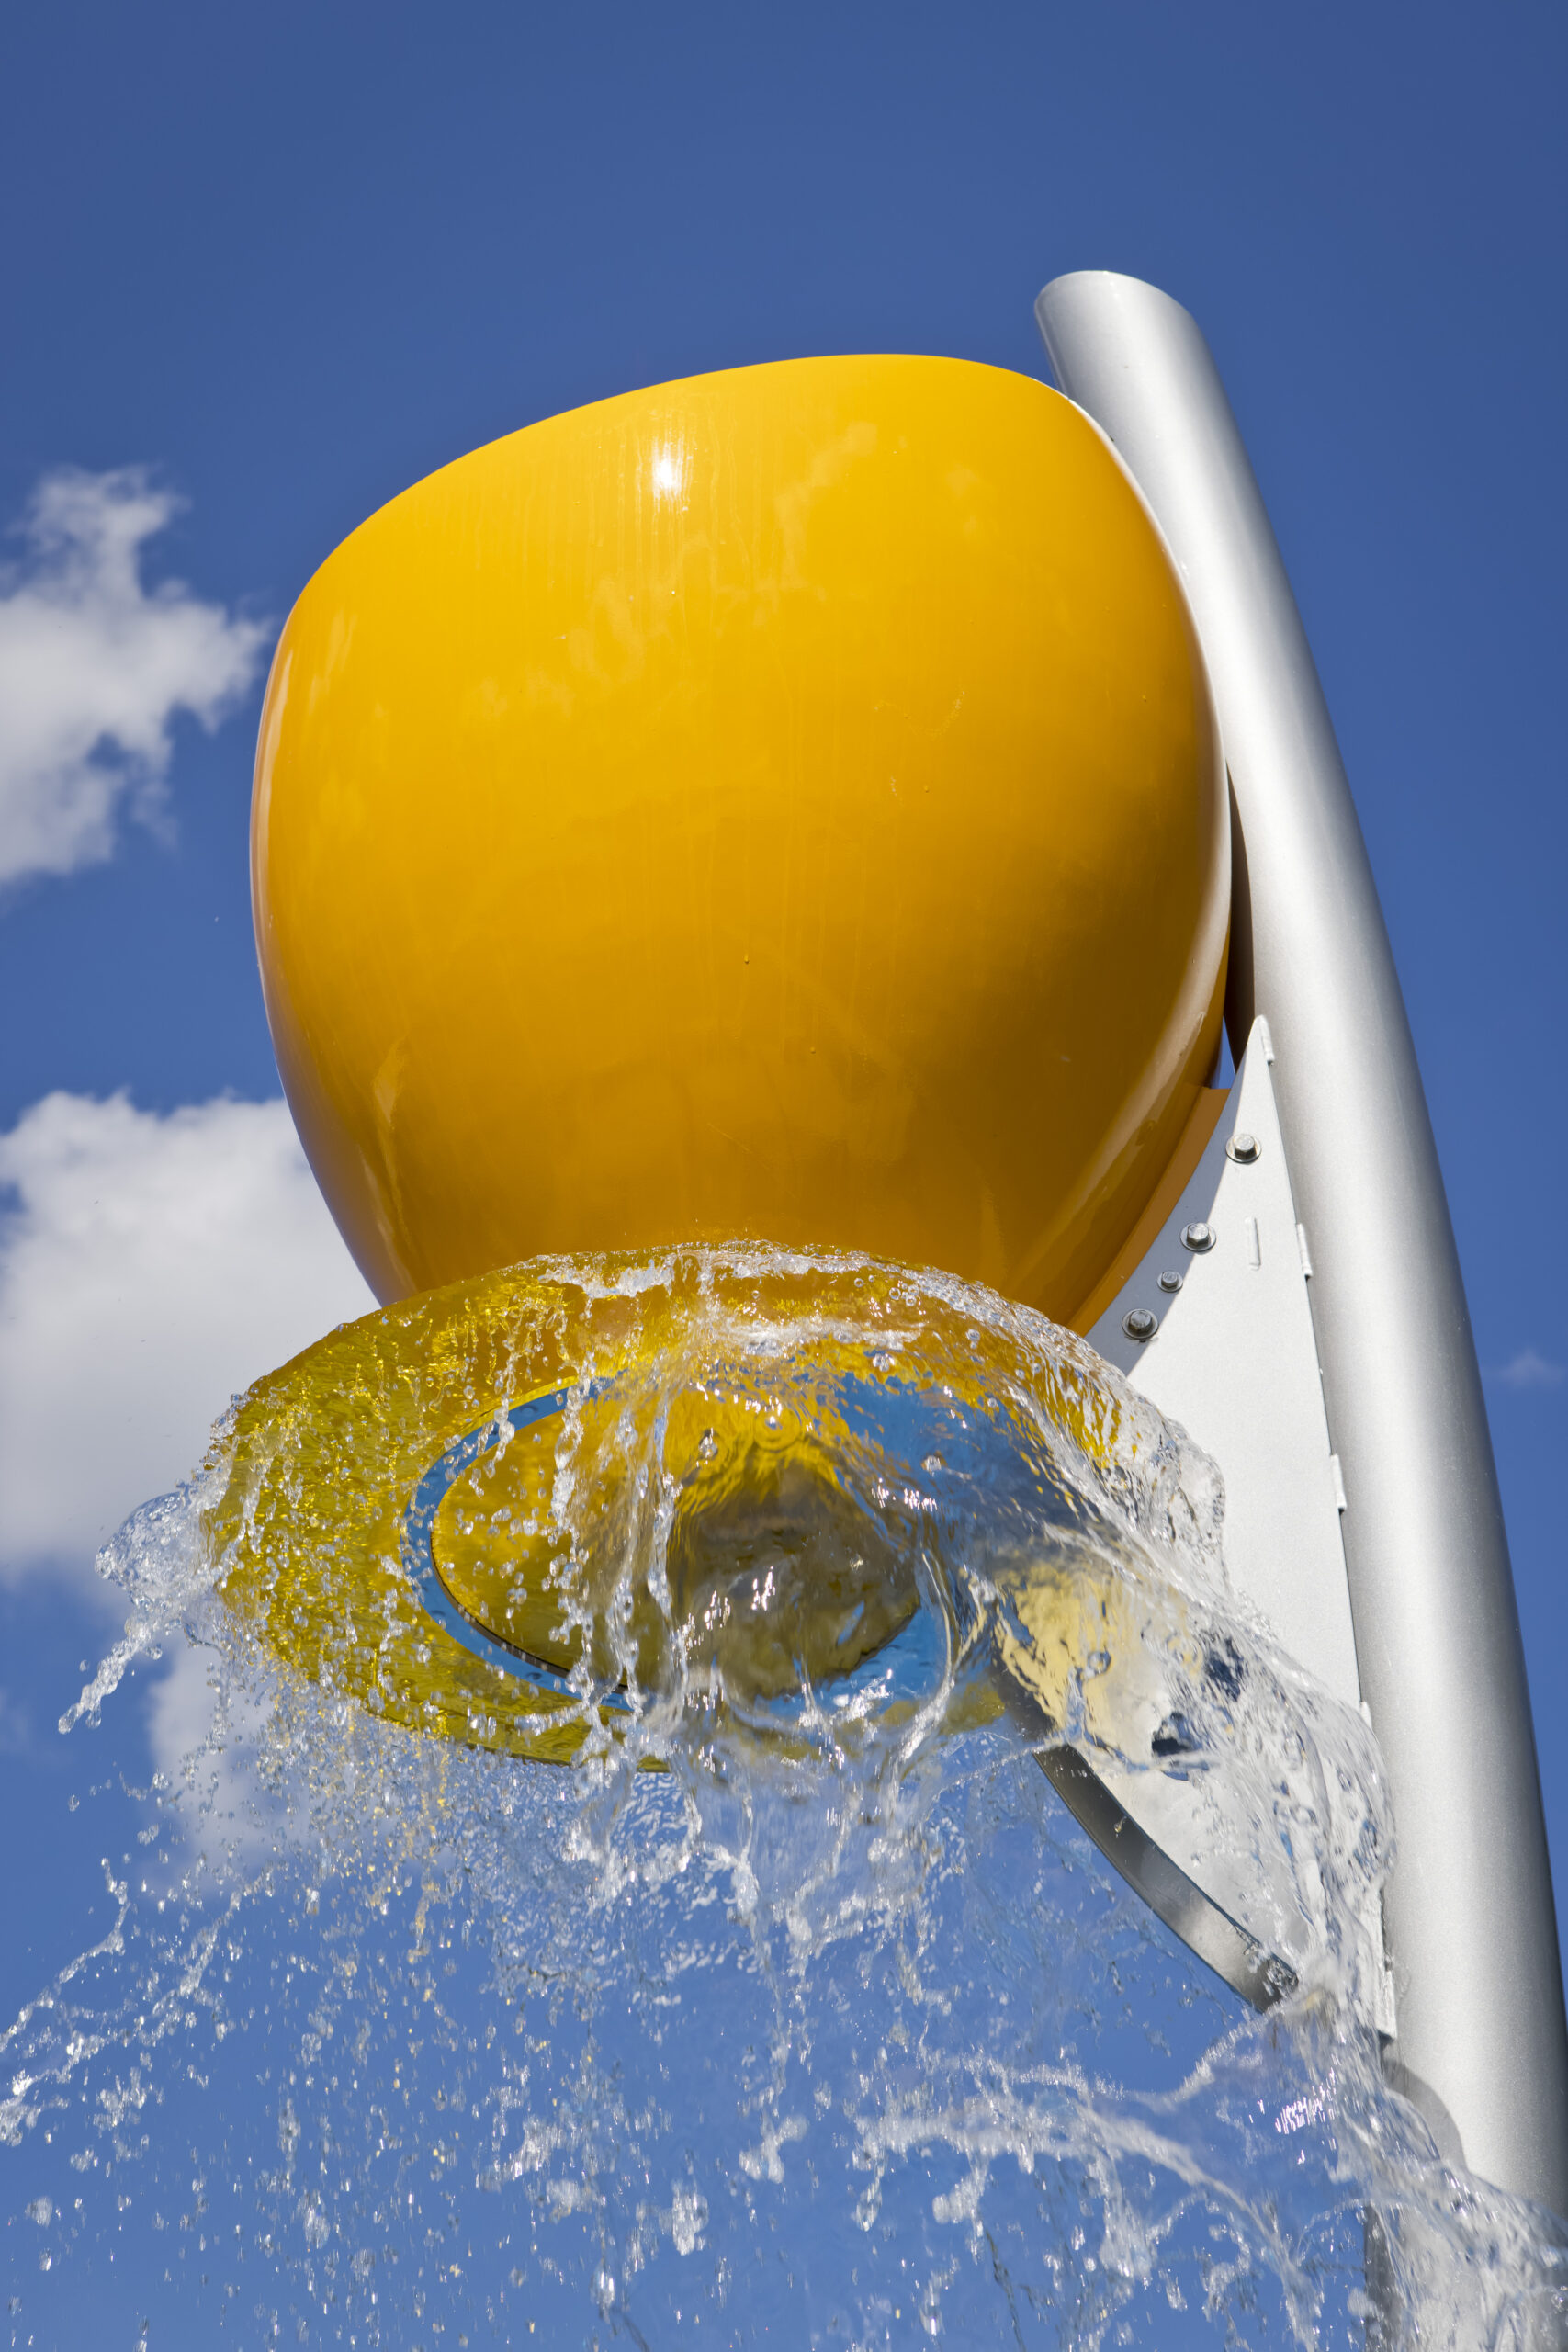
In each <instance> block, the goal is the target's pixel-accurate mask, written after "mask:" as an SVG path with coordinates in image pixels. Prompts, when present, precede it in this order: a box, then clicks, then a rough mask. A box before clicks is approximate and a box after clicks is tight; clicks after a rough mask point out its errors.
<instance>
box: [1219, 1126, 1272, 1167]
mask: <svg viewBox="0 0 1568 2352" xmlns="http://www.w3.org/2000/svg"><path fill="white" fill-rule="evenodd" d="M1262 1148H1263V1147H1262V1145H1261V1144H1260V1143H1259V1142H1258V1137H1257V1136H1249V1135H1248V1134H1247V1130H1246V1128H1245V1127H1238V1128H1237V1129H1236V1131H1235V1135H1234V1136H1232V1137H1231V1139H1230V1141H1229V1143H1227V1144H1226V1146H1225V1158H1226V1159H1237V1160H1239V1161H1240V1162H1241V1165H1242V1166H1243V1167H1244V1168H1250V1167H1251V1165H1252V1163H1253V1161H1254V1160H1255V1159H1257V1157H1258V1153H1259V1152H1260V1151H1261V1150H1262Z"/></svg>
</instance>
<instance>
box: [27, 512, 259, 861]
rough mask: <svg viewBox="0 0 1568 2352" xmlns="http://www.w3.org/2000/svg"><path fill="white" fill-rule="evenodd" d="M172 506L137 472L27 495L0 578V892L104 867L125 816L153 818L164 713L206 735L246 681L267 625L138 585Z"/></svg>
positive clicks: (163, 767)
mask: <svg viewBox="0 0 1568 2352" xmlns="http://www.w3.org/2000/svg"><path fill="white" fill-rule="evenodd" d="M177 503H178V502H177V501H176V500H175V498H174V497H173V496H172V495H171V494H170V493H169V492H167V491H164V490H159V489H156V488H155V487H154V486H153V485H152V482H151V481H149V479H148V477H147V475H146V473H145V472H143V471H142V470H141V469H140V468H135V467H132V468H127V469H122V470H121V471H118V472H116V473H104V474H90V473H82V472H79V471H77V470H75V469H66V470H63V471H61V472H57V473H51V474H49V475H47V476H46V477H45V479H44V480H43V481H41V482H40V483H39V486H38V488H37V490H36V491H35V492H34V493H33V496H32V499H31V502H30V503H29V504H28V510H27V513H26V515H25V517H24V519H23V523H22V526H21V537H22V538H23V540H24V542H25V547H26V553H25V556H24V558H23V560H22V561H21V562H20V563H19V564H16V565H12V566H9V567H7V568H6V570H5V571H3V572H0V883H4V882H14V881H17V880H18V879H20V878H21V876H24V875H28V874H69V873H72V872H73V871H74V869H75V868H76V867H77V866H80V865H95V864H97V863H99V862H101V861H102V860H103V859H105V858H107V856H108V855H109V854H110V853H111V852H112V850H113V848H114V843H115V833H116V825H117V820H118V817H119V815H120V812H121V811H122V809H126V808H129V809H130V812H131V813H132V814H133V815H135V816H140V817H141V818H142V819H143V820H146V819H147V818H148V817H150V816H153V815H155V814H156V812H157V810H158V808H159V806H160V802H161V797H162V793H163V788H164V778H165V776H166V775H167V773H168V766H169V755H170V750H171V738H170V729H171V725H172V723H173V720H174V718H175V712H176V711H180V710H185V711H188V712H190V713H191V714H192V716H193V717H195V718H197V719H199V720H200V722H201V724H202V725H203V726H204V727H207V728H209V729H211V728H214V727H216V726H217V725H218V723H219V721H220V719H221V718H223V717H224V715H225V713H226V712H227V711H228V710H229V709H230V708H231V707H232V705H233V703H234V701H235V699H236V697H237V696H239V695H242V694H243V692H244V690H245V688H246V687H247V686H248V685H249V684H250V683H251V680H252V679H253V678H254V675H255V673H256V668H257V665H258V663H259V662H260V660H261V656H262V652H263V650H264V647H265V642H266V639H267V637H268V635H269V631H268V630H267V628H265V625H263V624H262V623H260V622H258V621H254V620H246V619H243V618H242V617H238V616H235V615H233V614H231V613H229V612H227V611H226V610H225V609H224V607H223V606H222V605H211V604H204V603H202V602H201V600H200V599H199V598H198V597H197V596H196V595H194V594H192V593H191V591H190V589H188V588H187V587H186V586H185V585H184V584H183V583H182V582H177V581H168V582H164V584H163V585H162V586H161V587H158V588H156V589H152V590H149V589H148V588H147V587H145V586H144V585H143V582H142V579H141V550H142V548H143V547H144V546H145V545H146V543H147V541H148V540H149V539H151V538H153V537H156V535H157V534H158V532H160V531H161V530H163V529H164V527H165V526H166V525H167V524H168V522H169V520H170V517H171V516H172V515H174V514H175V511H176V507H177Z"/></svg>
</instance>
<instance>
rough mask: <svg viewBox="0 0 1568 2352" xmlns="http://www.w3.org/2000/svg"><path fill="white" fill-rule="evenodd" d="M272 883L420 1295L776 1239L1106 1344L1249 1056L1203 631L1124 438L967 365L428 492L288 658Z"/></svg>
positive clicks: (815, 362)
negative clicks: (545, 1259)
mask: <svg viewBox="0 0 1568 2352" xmlns="http://www.w3.org/2000/svg"><path fill="white" fill-rule="evenodd" d="M253 870H254V906H255V918H256V932H257V938H258V942H259V946H260V955H261V966H262V976H263V982H264V986H265V995H266V1004H267V1011H268V1015H269V1018H270V1021H271V1023H272V1032H273V1037H274V1041H275V1044H276V1052H277V1057H278V1064H279V1068H280V1069H281V1071H282V1074H283V1080H284V1084H285V1087H286V1088H287V1091H288V1098H289V1102H290V1104H291V1105H292V1108H293V1111H294V1114H295V1117H296V1120H297V1121H298V1124H299V1131H300V1134H301V1136H302V1137H303V1138H304V1142H305V1147H306V1149H307V1151H308V1153H309V1155H310V1161H311V1164H312V1166H313V1167H314V1169H315V1171H316V1174H317V1176H318V1178H319V1179H320V1181H321V1187H322V1190H323V1192H324V1193H325V1194H326V1197H327V1200H328V1202H329V1204H331V1206H332V1209H333V1215H334V1216H336V1218H337V1220H338V1223H339V1225H340V1226H341V1227H342V1228H343V1231H344V1235H345V1236H346V1238H347V1239H348V1242H349V1245H350V1247H351V1248H352V1250H354V1253H355V1257H356V1258H357V1260H358V1261H359V1263H360V1265H361V1266H362V1267H363V1268H364V1270H365V1272H366V1274H367V1277H368V1279H369V1281H370V1283H371V1284H372V1285H373V1287H374V1288H375V1290H376V1292H377V1294H378V1295H379V1296H380V1297H381V1298H383V1299H393V1298H398V1297H400V1296H403V1295H407V1294H409V1293H411V1292H416V1291H422V1290H425V1289H428V1288H431V1287H433V1286H434V1285H437V1284H441V1283H448V1282H451V1281H453V1280H455V1279H457V1278H459V1277H464V1276H469V1275H474V1274H478V1273H479V1272H483V1271H484V1270H486V1269H487V1268H491V1267H494V1266H498V1265H502V1264H507V1263H511V1262H513V1261H518V1260H521V1259H524V1258H529V1257H534V1256H536V1255H538V1254H540V1253H546V1252H568V1251H581V1250H613V1249H628V1248H638V1249H641V1248H647V1247H649V1246H654V1245H663V1244H665V1243H673V1242H683V1241H690V1240H699V1239H705V1238H708V1239H712V1238H726V1237H732V1236H756V1237H766V1238H772V1239H775V1240H779V1241H785V1242H789V1243H792V1244H795V1243H799V1244H808V1245H823V1246H835V1247H841V1248H851V1249H863V1250H869V1251H872V1252H874V1254H876V1255H877V1256H879V1257H890V1258H897V1259H902V1260H905V1261H914V1262H918V1263H930V1264H935V1265H938V1266H942V1267H944V1268H947V1269H949V1270H951V1271H952V1272H956V1273H958V1274H961V1275H964V1276H965V1277H970V1278H975V1279H977V1280H980V1281H983V1282H985V1283H989V1284H991V1285H992V1286H994V1287H995V1288H997V1289H999V1290H1000V1291H1002V1292H1004V1293H1005V1294H1007V1295H1010V1296H1011V1297H1014V1298H1019V1299H1022V1300H1024V1301H1026V1302H1028V1303H1030V1304H1032V1305H1035V1306H1041V1307H1043V1309H1044V1310H1045V1311H1046V1312H1047V1313H1048V1314H1050V1315H1052V1316H1055V1317H1058V1318H1064V1317H1069V1316H1070V1315H1071V1314H1072V1312H1073V1310H1074V1309H1075V1307H1076V1306H1078V1305H1079V1303H1080V1302H1081V1301H1083V1300H1084V1299H1085V1297H1086V1296H1087V1295H1089V1293H1090V1292H1091V1291H1092V1289H1093V1288H1094V1286H1095V1284H1096V1283H1097V1281H1098V1280H1099V1279H1100V1276H1101V1275H1102V1274H1103V1272H1104V1271H1105V1269H1106V1268H1107V1267H1108V1265H1109V1264H1110V1263H1111V1260H1112V1259H1113V1257H1114V1256H1115V1254H1116V1252H1117V1250H1118V1249H1119V1247H1120V1246H1121V1245H1122V1242H1123V1240H1124V1239H1125V1237H1126V1236H1127V1234H1128V1233H1129V1231H1130V1230H1131V1228H1132V1227H1133V1226H1134V1223H1135V1221H1136V1219H1137V1217H1138V1215H1139V1212H1140V1210H1141V1209H1142V1208H1143V1206H1144V1204H1145V1202H1146V1201H1147V1200H1148V1198H1149V1196H1150V1194H1151V1193H1153V1191H1154V1189H1155V1187H1156V1183H1157V1182H1158V1180H1159V1178H1160V1175H1161V1173H1162V1171H1163V1170H1165V1168H1166V1167H1167V1165H1168V1162H1169V1161H1170V1159H1171V1157H1172V1154H1173V1152H1174V1151H1175V1149H1176V1147H1177V1145H1178V1142H1179V1138H1180V1136H1182V1133H1183V1131H1184V1129H1186V1128H1187V1126H1188V1124H1189V1122H1190V1119H1191V1116H1192V1114H1193V1112H1194V1109H1195V1106H1196V1105H1197V1103H1198V1100H1199V1096H1200V1092H1201V1088H1202V1086H1203V1082H1204V1080H1205V1078H1206V1077H1207V1075H1208V1074H1209V1072H1210V1070H1211V1069H1212V1067H1213V1061H1214V1057H1215V1052H1216V1046H1217V1040H1218V1029H1219V1018H1220V996H1221V991H1222V988H1223V979H1224V946H1225V924H1226V909H1227V903H1228V895H1229V845H1228V832H1227V821H1226V811H1225V801H1224V777H1223V771H1222V765H1221V759H1220V752H1219V745H1218V738H1217V733H1216V728H1215V722H1214V717H1213V707H1212V705H1211V701H1210V696H1209V691H1208V686H1207V683H1206V680H1205V676H1204V673H1203V667H1202V662H1201V657H1200V654H1199V652H1198V650H1197V645H1196V640H1195V638H1194V634H1193V630H1192V626H1191V622H1190V616H1189V615H1188V611H1187V608H1186V605H1185V602H1184V600H1183V597H1182V594H1181V592H1180V589H1179V585H1178V582H1177V580H1176V578H1175V575H1174V573H1173V571H1172V568H1171V565H1170V562H1169V560H1168V556H1167V554H1166V552H1165V549H1164V547H1163V544H1162V542H1161V540H1160V538H1159V537H1158V535H1157V533H1156V529H1155V527H1154V526H1153V524H1152V523H1151V521H1150V520H1149V517H1148V515H1147V514H1146V513H1145V509H1144V507H1143V505H1142V503H1141V501H1140V500H1139V498H1138V495H1137V493H1136V492H1135V491H1134V489H1133V487H1132V486H1131V484H1130V482H1129V481H1128V480H1127V478H1126V476H1125V475H1124V473H1123V472H1122V469H1121V467H1120V465H1119V463H1118V461H1117V459H1116V458H1115V457H1114V456H1113V454H1112V453H1111V449H1110V447H1108V445H1107V444H1106V443H1105V442H1104V441H1103V440H1102V439H1101V438H1100V435H1099V434H1098V432H1097V431H1096V430H1095V428H1094V427H1093V426H1092V425H1091V424H1089V422H1088V420H1087V419H1086V418H1084V417H1083V416H1082V415H1081V414H1080V413H1078V412H1077V410H1076V409H1074V408H1073V407H1072V406H1071V405H1070V404H1069V403H1068V402H1067V401H1064V400H1062V399H1061V398H1060V397H1059V396H1058V395H1057V394H1055V392H1052V391H1049V390H1046V389H1045V388H1044V387H1043V386H1042V385H1040V384H1038V383H1036V382H1033V381H1032V380H1031V379H1027V378H1024V377H1021V376H1014V375H1010V374H1008V373H1005V372H1004V371H1002V370H999V369H997V368H982V367H976V366H972V365H969V364H967V363H963V362H959V361H954V360H944V359H930V358H908V357H871V358H831V359H811V360H796V361H790V362H787V363H783V364H779V365H775V366H769V367H761V368H743V369H739V370H738V371H736V372H734V373H730V374H725V375H716V376H706V377H696V378H694V379H690V380H689V381H686V382H682V383H676V384H671V385H664V386H660V387H659V388H657V389H656V390H649V391H639V392H634V393H628V394H626V395H625V396H623V397H621V398H618V399H615V400H609V401H603V402H601V403H599V404H598V405H596V406H594V407H592V408H587V409H582V410H579V411H576V412H574V413H571V414H569V415H565V416H558V417H554V418H551V419H550V420H548V421H547V423H544V424H536V425H531V426H529V427H528V428H527V429H526V430H525V431H523V432H520V433H515V434H513V435H510V436H509V437H508V438H507V439H505V440H502V441H498V442H495V443H492V444H491V446H490V447H487V448H482V449H479V450H476V451H475V452H474V453H473V454H472V455H471V456H468V457H466V458H460V459H459V460H458V461H457V463H456V464H453V465H450V466H447V467H446V468H445V469H443V470H442V471H441V472H439V473H436V474H434V475H433V476H432V477H431V478H430V479H429V480H428V481H423V482H420V483H419V484H417V485H416V486H415V487H414V488H413V489H412V490H410V491H408V492H405V493H404V494H403V495H402V496H401V497H400V498H397V499H394V500H393V501H392V503H390V504H389V505H388V506H386V507H384V508H383V509H382V510H381V511H380V512H379V513H378V514H377V515H373V516H372V517H371V518H370V520H369V521H368V522H367V523H366V524H364V525H363V526H361V528H360V529H358V530H357V531H355V533H354V534H353V535H352V537H350V538H348V539H347V540H346V541H345V542H344V545H343V546H342V547H340V548H338V549H337V551H336V553H335V554H333V556H332V557H331V558H330V559H329V560H327V562H326V563H324V564H323V565H322V567H321V570H320V571H318V572H317V574H316V575H315V577H314V579H313V580H312V581H311V582H310V584H309V586H308V587H307V588H306V590H305V592H304V594H302V596H301V597H300V599H299V604H298V605H296V607H295V609H294V611H293V613H292V614H291V616H289V619H288V625H287V627H286V628H285V630H284V632H283V637H282V639H281V642H280V644H279V646H278V650H277V654H276V661H275V663H274V667H273V673H272V678H271V682H270V684H269V686H268V691H267V696H266V705H265V713H264V717H263V723H262V729H261V741H260V747H259V752H258V756H257V765H256V782H255V797H254V838H253Z"/></svg>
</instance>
